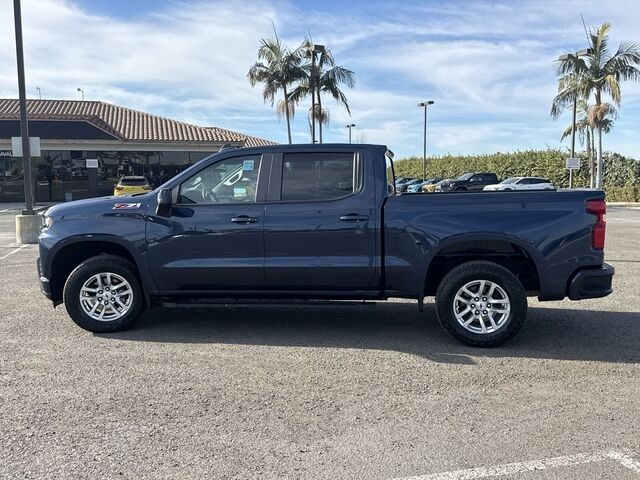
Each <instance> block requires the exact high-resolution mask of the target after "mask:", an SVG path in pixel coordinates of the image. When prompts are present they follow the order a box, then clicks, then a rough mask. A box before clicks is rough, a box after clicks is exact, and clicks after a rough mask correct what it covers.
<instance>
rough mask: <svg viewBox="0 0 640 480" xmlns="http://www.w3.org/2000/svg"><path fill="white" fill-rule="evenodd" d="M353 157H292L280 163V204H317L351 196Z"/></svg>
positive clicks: (353, 175)
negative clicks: (307, 202)
mask: <svg viewBox="0 0 640 480" xmlns="http://www.w3.org/2000/svg"><path fill="white" fill-rule="evenodd" d="M355 170H356V169H355V162H354V154H353V153H292V154H285V155H284V157H283V160H282V193H281V199H282V200H283V201H319V200H333V199H336V198H342V197H345V196H347V195H350V194H352V193H354V192H355V189H356V182H355V180H354V179H355V178H356V175H355V174H356V171H355Z"/></svg>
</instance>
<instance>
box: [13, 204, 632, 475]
mask: <svg viewBox="0 0 640 480" xmlns="http://www.w3.org/2000/svg"><path fill="white" fill-rule="evenodd" d="M13 215H14V213H11V212H4V213H0V412H1V413H0V478H11V479H14V478H136V479H142V478H154V479H155V478H234V479H235V478H238V479H244V478H313V479H342V478H358V479H363V478H367V479H368V478H372V479H397V478H406V477H412V476H413V477H416V478H420V479H435V478H440V479H448V480H452V479H454V480H455V479H462V478H465V479H472V478H487V477H496V478H514V479H532V480H540V479H560V478H562V479H565V478H569V479H590V478H598V479H602V478H610V479H637V478H640V313H639V312H640V293H639V292H640V211H638V210H623V209H610V211H609V214H608V216H607V217H608V218H607V220H608V230H607V249H606V251H607V255H606V256H607V261H608V262H610V263H611V264H613V265H614V266H615V267H616V270H617V274H616V277H615V279H614V288H615V292H614V293H613V294H612V295H611V296H609V297H607V298H604V299H594V300H587V301H581V302H572V301H569V300H565V301H561V302H547V303H539V302H537V301H536V300H533V299H531V300H530V303H529V305H530V310H529V316H528V320H527V324H526V325H525V327H524V329H523V330H522V332H521V333H520V334H519V335H518V336H517V337H516V338H515V339H514V340H513V341H512V342H510V343H509V344H508V345H506V346H504V347H501V348H497V349H476V348H471V347H467V346H464V345H462V344H460V343H458V342H457V341H455V340H454V339H452V338H450V337H448V336H447V335H446V334H445V333H444V332H443V331H442V330H441V328H440V327H439V325H438V322H437V319H436V317H435V310H434V308H433V305H432V304H428V305H427V306H426V311H425V312H424V313H420V312H419V311H418V309H417V306H416V304H415V302H407V301H394V302H381V303H378V304H376V305H374V306H357V307H353V306H351V307H345V306H319V307H313V308H310V307H302V306H286V307H282V306H269V307H256V306H251V307H239V306H234V307H228V308H227V307H224V306H221V307H215V308H197V309H194V308H187V309H177V308H176V309H174V308H164V307H163V308H157V309H154V310H152V311H150V312H148V313H147V314H146V315H145V316H144V317H143V319H142V320H141V321H140V322H139V323H138V324H137V325H136V326H135V328H134V329H132V330H130V331H126V332H121V333H115V334H101V335H94V334H91V333H88V332H85V331H83V330H80V329H79V328H78V327H76V326H75V325H74V324H73V323H72V322H71V320H70V319H69V318H68V317H67V315H66V312H65V309H64V307H63V306H61V307H58V308H56V309H55V310H54V309H53V308H52V307H51V304H50V303H49V302H48V301H47V300H46V299H45V298H44V297H43V296H42V295H41V294H40V292H39V290H38V286H37V282H36V270H35V259H36V256H37V251H36V247H35V246H26V247H19V246H17V245H15V244H13V242H14V241H15V239H14V238H12V235H13V222H14V217H13Z"/></svg>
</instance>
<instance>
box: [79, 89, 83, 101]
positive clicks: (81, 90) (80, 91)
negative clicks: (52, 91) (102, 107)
mask: <svg viewBox="0 0 640 480" xmlns="http://www.w3.org/2000/svg"><path fill="white" fill-rule="evenodd" d="M78 93H79V94H80V98H82V101H83V102H84V90H83V89H81V88H80V87H78Z"/></svg>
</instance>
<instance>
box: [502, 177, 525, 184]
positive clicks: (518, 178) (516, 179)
mask: <svg viewBox="0 0 640 480" xmlns="http://www.w3.org/2000/svg"><path fill="white" fill-rule="evenodd" d="M518 180H520V177H513V178H507V179H506V180H503V181H501V182H500V183H516V182H517V181H518Z"/></svg>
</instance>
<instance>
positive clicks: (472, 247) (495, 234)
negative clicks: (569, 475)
mask: <svg viewBox="0 0 640 480" xmlns="http://www.w3.org/2000/svg"><path fill="white" fill-rule="evenodd" d="M393 183H394V180H393V161H392V158H391V155H390V154H389V152H388V150H387V148H386V147H384V146H380V145H332V144H324V145H318V144H316V145H269V146H265V147H255V148H246V149H234V150H223V151H221V152H219V153H217V154H215V155H212V156H209V157H207V158H205V159H204V160H201V161H200V162H198V163H196V164H195V165H193V166H191V167H190V168H188V169H186V170H184V171H183V172H181V173H179V174H178V175H177V176H176V177H174V178H173V179H171V180H169V181H168V182H167V183H165V184H164V185H162V186H161V187H159V188H158V189H157V190H156V191H154V192H148V193H146V194H143V195H140V196H136V197H129V198H128V199H127V200H126V201H123V200H122V199H114V198H113V197H103V198H91V199H86V200H79V201H75V202H68V203H61V204H58V205H55V206H53V207H51V208H49V209H48V210H47V211H46V212H45V213H44V215H43V228H42V231H41V234H40V238H39V243H40V245H39V252H40V255H39V258H38V260H37V267H38V278H39V282H40V289H41V290H42V292H43V293H44V294H45V295H46V297H47V298H49V299H50V300H51V301H52V302H53V304H54V305H58V304H60V303H63V302H64V304H65V306H66V309H67V312H68V313H69V316H70V317H71V318H72V319H73V321H74V322H75V323H76V324H77V325H79V326H80V327H82V328H84V329H86V330H89V331H92V332H112V331H117V330H121V329H124V328H127V327H128V326H130V325H131V324H132V322H133V321H134V320H135V319H136V318H138V317H139V316H140V315H141V314H142V312H143V311H144V310H145V309H146V308H148V307H152V306H154V305H158V304H162V303H163V302H168V303H171V304H194V303H195V304H205V303H216V302H217V303H220V302H222V303H230V302H253V303H254V304H255V302H256V300H258V301H259V299H263V300H267V299H268V300H270V301H272V302H273V301H280V302H287V301H289V299H297V300H300V299H306V300H309V299H322V300H325V301H326V300H354V299H355V300H384V299H387V298H391V297H400V298H414V299H416V300H417V302H418V306H419V308H420V309H422V305H423V301H424V298H425V297H426V296H434V297H435V299H436V300H435V303H436V312H437V315H438V318H439V321H440V323H441V324H442V326H443V327H444V329H445V330H446V331H447V332H449V333H450V334H452V335H453V336H455V337H456V338H458V339H460V340H462V341H464V342H467V343H469V344H471V345H475V346H495V345H499V344H501V343H503V342H505V341H507V340H508V339H510V338H511V337H513V336H514V335H515V334H516V333H517V332H518V331H519V330H520V328H521V327H522V325H523V322H524V321H525V317H526V313H527V296H535V297H538V299H539V300H561V299H563V298H565V297H569V298H571V299H573V300H579V299H583V298H595V297H603V296H605V295H609V294H610V293H611V292H612V287H611V281H612V277H613V275H614V269H613V268H612V267H611V266H609V265H607V264H606V263H604V261H603V260H604V241H605V229H606V223H605V221H604V216H605V213H606V204H605V201H604V198H605V194H604V192H602V191H600V190H574V191H566V192H564V191H563V192H548V193H547V194H545V195H529V194H528V193H526V192H513V193H512V194H510V195H504V194H498V193H487V194H486V195H460V194H456V193H452V194H450V195H398V194H395V193H394V189H393ZM427 212H428V214H426V213H427ZM212 320H213V321H215V318H214V319H212ZM532 328H536V326H533V327H532ZM607 328H614V327H613V326H612V325H608V326H607ZM43 335H45V333H44V332H43Z"/></svg>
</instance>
